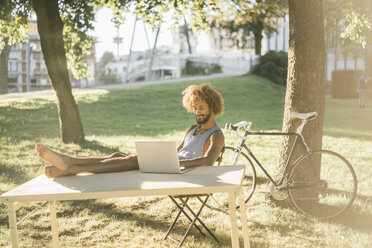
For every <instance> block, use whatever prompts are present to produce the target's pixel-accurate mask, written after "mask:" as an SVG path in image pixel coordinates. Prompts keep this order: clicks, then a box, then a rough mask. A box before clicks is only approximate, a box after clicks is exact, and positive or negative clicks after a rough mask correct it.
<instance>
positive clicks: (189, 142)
mask: <svg viewBox="0 0 372 248" xmlns="http://www.w3.org/2000/svg"><path fill="white" fill-rule="evenodd" d="M200 126H201V125H197V126H196V127H195V128H194V129H192V130H191V131H190V132H189V133H188V134H187V135H186V137H185V141H184V144H183V147H182V149H181V150H180V151H179V152H178V158H179V160H184V159H191V158H196V157H202V156H203V155H204V144H205V141H206V140H207V139H208V138H209V137H210V136H211V135H212V134H213V133H214V132H216V131H218V130H221V129H220V128H219V127H218V126H215V127H213V128H211V129H209V130H207V131H205V132H204V133H203V134H200V135H195V136H194V133H195V131H196V129H197V128H199V127H200Z"/></svg>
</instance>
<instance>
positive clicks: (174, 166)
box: [136, 141, 190, 174]
mask: <svg viewBox="0 0 372 248" xmlns="http://www.w3.org/2000/svg"><path fill="white" fill-rule="evenodd" d="M136 150H137V158H138V164H139V169H140V172H148V173H169V174H179V173H184V172H186V171H189V170H190V168H188V169H185V168H181V167H180V162H179V160H178V152H177V147H176V142H174V141H137V142H136Z"/></svg>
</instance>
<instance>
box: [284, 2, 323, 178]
mask: <svg viewBox="0 0 372 248" xmlns="http://www.w3.org/2000/svg"><path fill="white" fill-rule="evenodd" d="M323 20H324V19H323V8H322V0H289V49H288V77H287V90H286V96H285V106H284V118H283V128H282V129H283V131H284V132H294V131H295V130H296V128H297V127H298V125H299V123H300V122H299V121H298V120H296V119H290V118H289V116H288V115H289V113H291V112H313V111H316V112H317V113H318V117H317V118H316V119H315V120H313V121H311V122H309V123H308V124H307V126H306V128H305V129H304V131H303V136H304V137H305V138H306V141H307V143H308V144H309V146H310V147H311V148H312V149H314V150H318V149H321V147H322V136H323V120H324V105H325V77H324V75H325V60H324V57H325V41H324V22H323ZM293 142H294V137H291V138H290V137H285V138H283V139H282V143H281V149H280V157H279V164H278V173H280V172H282V171H283V170H284V166H285V161H286V159H287V158H288V156H289V153H290V148H291V145H292V144H293ZM301 149H302V148H301ZM299 151H300V150H299ZM299 151H295V154H297V155H298V152H299ZM296 157H297V156H296V155H295V158H296ZM292 162H293V161H292Z"/></svg>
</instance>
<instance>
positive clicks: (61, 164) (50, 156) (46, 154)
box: [35, 144, 70, 171]
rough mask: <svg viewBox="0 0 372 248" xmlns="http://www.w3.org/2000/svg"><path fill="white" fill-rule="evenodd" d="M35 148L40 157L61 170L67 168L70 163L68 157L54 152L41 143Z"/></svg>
mask: <svg viewBox="0 0 372 248" xmlns="http://www.w3.org/2000/svg"><path fill="white" fill-rule="evenodd" d="M35 150H36V153H37V155H38V156H39V158H41V159H42V160H43V161H45V162H47V163H49V164H52V165H54V166H55V167H57V168H58V169H60V170H63V171H64V170H67V169H68V168H69V167H70V165H69V164H68V157H67V156H65V155H62V154H60V153H57V152H54V151H52V150H50V149H49V148H47V147H46V146H43V145H41V144H36V145H35Z"/></svg>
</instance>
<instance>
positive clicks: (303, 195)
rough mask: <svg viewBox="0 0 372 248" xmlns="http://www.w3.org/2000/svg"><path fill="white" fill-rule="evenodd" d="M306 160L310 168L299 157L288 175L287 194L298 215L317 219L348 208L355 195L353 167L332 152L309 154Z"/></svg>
mask: <svg viewBox="0 0 372 248" xmlns="http://www.w3.org/2000/svg"><path fill="white" fill-rule="evenodd" d="M309 158H310V159H311V161H312V164H313V165H314V169H313V167H312V166H311V164H310V163H309V159H308V158H307V157H306V155H303V156H301V157H300V158H299V159H297V160H296V161H295V162H294V164H293V167H292V168H291V170H290V172H289V177H288V193H289V197H290V199H291V201H292V203H293V204H294V206H295V207H296V208H297V209H298V210H299V211H300V212H302V213H304V214H306V215H308V216H311V217H315V218H318V219H329V218H333V217H336V216H338V215H340V214H342V213H343V212H345V211H346V210H347V209H348V208H349V207H350V206H351V204H352V203H353V201H354V199H355V196H356V192H357V178H356V175H355V172H354V169H353V167H352V166H351V165H350V163H349V162H348V161H347V160H346V159H345V158H344V157H343V156H341V155H340V154H338V153H335V152H332V151H327V150H319V151H313V152H312V153H311V154H310V156H309ZM319 169H320V170H319ZM318 172H320V173H318ZM318 174H319V175H320V180H318V179H317V175H318Z"/></svg>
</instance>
